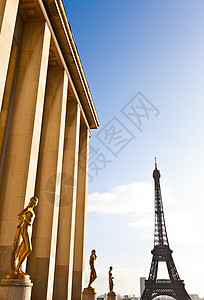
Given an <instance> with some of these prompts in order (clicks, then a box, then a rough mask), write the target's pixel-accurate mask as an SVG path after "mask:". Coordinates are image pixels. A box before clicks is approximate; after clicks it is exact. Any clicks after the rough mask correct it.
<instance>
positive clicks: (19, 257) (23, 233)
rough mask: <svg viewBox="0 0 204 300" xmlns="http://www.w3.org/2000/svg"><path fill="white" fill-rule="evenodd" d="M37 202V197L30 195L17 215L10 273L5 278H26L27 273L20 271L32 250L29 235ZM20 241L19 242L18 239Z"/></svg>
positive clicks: (30, 234)
mask: <svg viewBox="0 0 204 300" xmlns="http://www.w3.org/2000/svg"><path fill="white" fill-rule="evenodd" d="M37 204H38V198H37V197H32V198H31V199H30V202H29V203H28V205H27V206H26V208H24V209H23V210H22V211H21V212H20V213H19V214H18V215H17V218H18V219H20V222H19V224H18V226H17V231H16V235H15V239H14V242H13V246H12V250H11V271H12V274H11V275H6V276H5V277H6V278H28V277H29V275H28V274H26V273H25V272H23V271H22V264H23V262H24V261H25V259H26V258H27V257H28V255H29V254H30V253H31V251H32V245H31V236H32V224H33V222H34V218H35V213H34V207H35V206H36V205H37ZM21 238H22V241H21V243H20V239H21Z"/></svg>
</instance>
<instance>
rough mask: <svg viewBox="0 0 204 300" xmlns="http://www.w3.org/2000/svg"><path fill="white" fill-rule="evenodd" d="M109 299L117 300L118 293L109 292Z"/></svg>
mask: <svg viewBox="0 0 204 300" xmlns="http://www.w3.org/2000/svg"><path fill="white" fill-rule="evenodd" d="M107 300H117V297H116V294H115V293H114V292H109V293H108V296H107Z"/></svg>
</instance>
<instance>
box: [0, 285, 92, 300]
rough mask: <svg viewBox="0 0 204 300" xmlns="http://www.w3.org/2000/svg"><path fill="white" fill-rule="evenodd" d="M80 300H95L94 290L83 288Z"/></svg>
mask: <svg viewBox="0 0 204 300" xmlns="http://www.w3.org/2000/svg"><path fill="white" fill-rule="evenodd" d="M0 300H1V299H0ZM82 300H96V291H95V289H94V288H92V287H88V288H85V289H84V290H83V292H82Z"/></svg>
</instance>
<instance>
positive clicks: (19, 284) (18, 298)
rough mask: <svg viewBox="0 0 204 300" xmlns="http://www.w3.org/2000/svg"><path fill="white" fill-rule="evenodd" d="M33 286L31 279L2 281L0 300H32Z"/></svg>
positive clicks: (0, 284) (0, 282)
mask: <svg viewBox="0 0 204 300" xmlns="http://www.w3.org/2000/svg"><path fill="white" fill-rule="evenodd" d="M32 286H33V284H32V282H31V280H30V279H12V278H9V279H1V281H0V300H30V298H31V290H32Z"/></svg>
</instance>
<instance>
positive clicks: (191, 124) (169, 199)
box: [64, 0, 204, 297]
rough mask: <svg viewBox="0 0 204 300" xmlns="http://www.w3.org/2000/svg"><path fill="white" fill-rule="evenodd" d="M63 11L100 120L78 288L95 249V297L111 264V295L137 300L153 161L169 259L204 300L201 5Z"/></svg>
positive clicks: (174, 1)
mask: <svg viewBox="0 0 204 300" xmlns="http://www.w3.org/2000/svg"><path fill="white" fill-rule="evenodd" d="M64 4H65V8H66V11H67V15H68V19H69V22H70V25H71V28H72V31H73V35H74V38H75V41H76V45H77V48H78V51H79V54H80V58H81V61H82V65H83V67H84V70H85V74H86V76H87V80H88V83H89V86H90V90H91V93H92V96H93V99H94V102H95V105H96V109H97V112H98V115H99V118H100V122H101V127H100V128H99V129H98V130H97V131H94V130H92V139H91V142H90V166H89V200H88V215H87V239H86V271H85V280H84V287H85V286H86V285H87V284H88V277H89V265H88V259H89V255H90V252H91V250H92V249H96V252H97V255H98V258H97V261H96V271H97V275H98V278H97V279H96V281H95V283H94V284H93V286H94V287H95V288H96V291H97V293H98V294H102V293H105V292H108V268H109V266H111V265H112V266H113V275H114V277H115V279H114V280H115V281H114V283H115V286H114V290H115V292H116V293H120V294H135V295H138V296H139V278H140V277H148V274H149V270H150V263H151V259H152V255H151V250H152V248H153V233H154V189H153V179H152V171H153V167H154V156H157V160H158V168H159V169H160V171H161V175H162V177H161V187H162V195H163V204H164V212H165V219H166V225H167V233H168V238H169V243H170V247H171V248H172V250H173V258H174V261H175V264H176V267H177V270H178V272H179V275H180V277H181V279H184V281H185V286H186V290H187V291H188V293H191V294H193V293H194V294H196V293H197V294H198V295H199V296H200V297H204V285H203V270H204V191H203V186H204V138H203V136H204V0H179V1H178V0H166V1H162V0H103V1H102V0H83V1H82V0H81V1H80V0H70V1H68V0H66V1H65V0H64ZM138 93H139V94H138ZM144 106H145V107H146V108H145V109H144ZM160 272H161V276H164V274H162V269H161V270H160Z"/></svg>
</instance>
